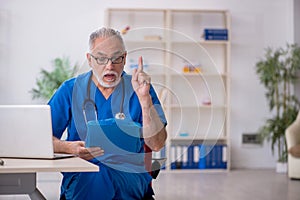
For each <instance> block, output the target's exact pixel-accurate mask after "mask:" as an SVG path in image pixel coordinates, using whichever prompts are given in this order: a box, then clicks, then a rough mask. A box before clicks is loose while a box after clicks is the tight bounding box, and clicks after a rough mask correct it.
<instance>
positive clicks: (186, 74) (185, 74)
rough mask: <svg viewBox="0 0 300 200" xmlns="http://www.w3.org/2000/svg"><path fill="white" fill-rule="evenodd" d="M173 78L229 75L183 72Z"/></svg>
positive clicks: (173, 74)
mask: <svg viewBox="0 0 300 200" xmlns="http://www.w3.org/2000/svg"><path fill="white" fill-rule="evenodd" d="M171 75H172V76H191V77H193V76H196V77H197V76H201V77H220V76H222V77H226V76H227V74H221V73H220V74H217V73H193V72H189V73H183V72H178V73H172V74H171Z"/></svg>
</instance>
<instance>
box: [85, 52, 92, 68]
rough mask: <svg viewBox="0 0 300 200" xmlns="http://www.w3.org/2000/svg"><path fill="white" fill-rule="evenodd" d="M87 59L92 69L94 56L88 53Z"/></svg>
mask: <svg viewBox="0 0 300 200" xmlns="http://www.w3.org/2000/svg"><path fill="white" fill-rule="evenodd" d="M86 59H87V61H88V64H89V66H90V67H92V65H91V62H92V56H91V54H90V53H86Z"/></svg>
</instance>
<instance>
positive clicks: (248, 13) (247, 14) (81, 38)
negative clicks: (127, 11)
mask: <svg viewBox="0 0 300 200" xmlns="http://www.w3.org/2000/svg"><path fill="white" fill-rule="evenodd" d="M108 7H114V8H115V7H128V8H131V7H134V8H144V7H147V8H186V9H228V10H230V12H231V14H232V66H231V76H232V81H231V84H232V87H231V92H232V98H231V99H232V102H231V105H232V109H231V121H232V122H231V138H232V139H231V142H232V166H233V167H248V168H265V167H267V168H270V167H274V165H275V160H276V159H275V158H273V156H272V154H271V151H270V147H269V145H267V144H264V146H263V147H257V148H242V147H241V134H242V133H243V132H255V131H256V130H257V129H258V128H259V127H260V126H261V125H262V124H263V122H264V119H265V118H266V117H268V107H267V104H266V99H265V97H264V92H265V91H264V88H263V87H262V86H261V85H260V83H259V81H258V78H257V76H256V74H255V63H256V62H257V61H258V59H259V57H261V56H262V54H263V52H264V51H263V50H264V48H265V47H267V46H273V47H278V46H282V45H285V43H286V42H291V41H293V25H292V23H291V21H290V20H291V18H292V14H293V12H292V4H291V0H263V1H262V0H244V1H239V0H226V1H224V0H210V1H205V0H185V1H182V0H165V1H161V0H160V1H159V0H152V1H148V0H139V1H132V0H86V1H82V0H64V1H61V0H45V1H39V0H27V1H23V0H0V16H1V19H0V27H1V29H0V53H1V54H0V93H1V98H0V104H32V103H37V102H33V101H32V100H31V96H30V94H29V93H28V91H29V90H30V89H31V88H32V87H34V85H35V79H36V77H37V76H38V73H39V71H40V68H49V67H50V61H51V60H52V59H53V58H55V57H59V56H64V55H65V56H69V58H70V59H71V61H72V62H73V63H75V62H78V63H80V64H81V63H85V52H86V50H87V41H88V36H89V33H90V32H91V31H92V30H94V29H96V28H97V27H99V26H102V25H103V24H104V11H105V9H106V8H108Z"/></svg>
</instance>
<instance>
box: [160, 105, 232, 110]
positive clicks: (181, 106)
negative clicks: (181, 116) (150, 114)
mask: <svg viewBox="0 0 300 200" xmlns="http://www.w3.org/2000/svg"><path fill="white" fill-rule="evenodd" d="M165 106H166V107H169V108H173V109H185V108H187V109H195V108H198V109H226V108H227V106H221V105H220V106H206V105H176V104H172V105H165Z"/></svg>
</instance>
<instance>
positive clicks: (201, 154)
mask: <svg viewBox="0 0 300 200" xmlns="http://www.w3.org/2000/svg"><path fill="white" fill-rule="evenodd" d="M171 155H172V158H171V160H172V161H173V162H172V163H171V169H226V168H227V158H226V145H223V144H215V145H204V144H200V145H173V146H172V147H171Z"/></svg>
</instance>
